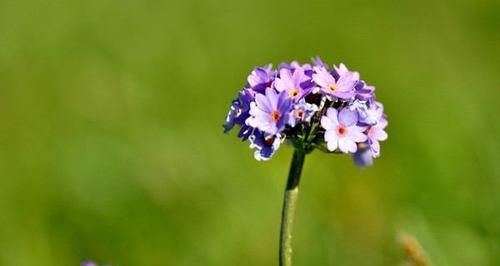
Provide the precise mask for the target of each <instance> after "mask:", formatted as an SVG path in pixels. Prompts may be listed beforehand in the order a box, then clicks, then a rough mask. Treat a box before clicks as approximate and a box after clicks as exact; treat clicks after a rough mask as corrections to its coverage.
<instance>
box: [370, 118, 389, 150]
mask: <svg viewBox="0 0 500 266" xmlns="http://www.w3.org/2000/svg"><path fill="white" fill-rule="evenodd" d="M385 127H387V120H386V119H385V118H384V117H382V118H381V119H380V121H378V123H377V124H375V125H374V126H371V127H370V128H369V129H368V131H367V135H368V144H370V149H371V151H372V153H373V157H379V156H380V141H384V140H386V139H387V133H386V132H385V131H384V128H385Z"/></svg>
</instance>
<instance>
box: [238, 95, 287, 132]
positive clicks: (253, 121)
mask: <svg viewBox="0 0 500 266" xmlns="http://www.w3.org/2000/svg"><path fill="white" fill-rule="evenodd" d="M291 107H292V104H291V101H290V99H289V98H288V97H287V94H286V92H281V93H279V94H278V93H277V92H276V91H275V90H274V89H271V88H268V89H266V94H265V95H262V94H257V95H256V96H255V102H252V103H251V104H250V117H249V118H248V119H247V120H246V123H247V125H249V126H251V127H254V128H258V129H259V130H261V131H262V132H265V133H268V134H271V135H275V134H277V133H279V132H280V131H282V130H283V129H284V128H285V124H286V122H287V121H288V113H289V112H290V109H291Z"/></svg>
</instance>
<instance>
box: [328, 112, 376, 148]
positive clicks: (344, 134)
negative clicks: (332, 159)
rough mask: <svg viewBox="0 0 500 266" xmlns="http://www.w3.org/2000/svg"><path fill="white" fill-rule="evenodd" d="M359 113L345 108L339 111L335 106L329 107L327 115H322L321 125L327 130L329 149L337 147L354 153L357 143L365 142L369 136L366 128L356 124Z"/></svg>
mask: <svg viewBox="0 0 500 266" xmlns="http://www.w3.org/2000/svg"><path fill="white" fill-rule="evenodd" d="M356 121H357V114H356V112H353V111H351V110H349V108H344V109H342V111H340V113H338V111H337V109H335V108H328V110H327V113H326V116H323V117H321V126H322V127H323V128H324V129H325V130H326V131H325V136H324V138H325V141H326V143H327V147H328V150H329V151H335V150H336V149H337V148H338V149H339V150H340V151H342V152H344V153H349V152H350V153H354V152H356V150H357V146H356V143H358V142H364V141H366V139H367V136H366V135H365V134H363V131H364V130H365V128H363V127H358V126H357V125H356Z"/></svg>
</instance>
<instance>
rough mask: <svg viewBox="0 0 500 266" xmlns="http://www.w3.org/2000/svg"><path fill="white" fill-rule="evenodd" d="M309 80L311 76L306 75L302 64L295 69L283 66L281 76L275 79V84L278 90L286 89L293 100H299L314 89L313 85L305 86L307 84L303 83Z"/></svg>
mask: <svg viewBox="0 0 500 266" xmlns="http://www.w3.org/2000/svg"><path fill="white" fill-rule="evenodd" d="M292 72H293V73H292ZM308 80H310V78H309V77H308V76H306V74H305V73H304V69H302V67H300V66H296V67H295V68H294V69H293V70H290V69H286V68H282V69H281V70H280V77H279V78H277V79H276V80H275V81H274V85H275V87H276V90H277V91H279V92H282V91H285V92H286V93H287V95H288V97H290V98H291V99H292V100H293V101H298V100H300V99H302V97H304V96H305V95H306V94H307V93H308V92H309V91H310V90H311V89H312V87H309V88H307V87H306V88H303V86H307V84H305V85H302V84H304V83H305V82H307V81H308Z"/></svg>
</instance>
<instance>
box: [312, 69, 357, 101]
mask: <svg viewBox="0 0 500 266" xmlns="http://www.w3.org/2000/svg"><path fill="white" fill-rule="evenodd" d="M313 70H314V74H313V75H312V78H313V80H314V82H315V83H316V84H317V85H318V86H319V87H320V89H321V91H322V92H323V93H325V94H326V95H331V96H335V97H337V98H340V99H349V98H352V97H353V96H354V95H355V91H354V85H356V82H357V81H358V79H356V77H357V76H356V75H355V74H353V72H349V71H347V72H342V73H339V74H340V76H339V77H338V79H335V78H334V77H333V76H332V74H330V72H328V70H327V69H326V68H325V67H318V66H315V67H313Z"/></svg>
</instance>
